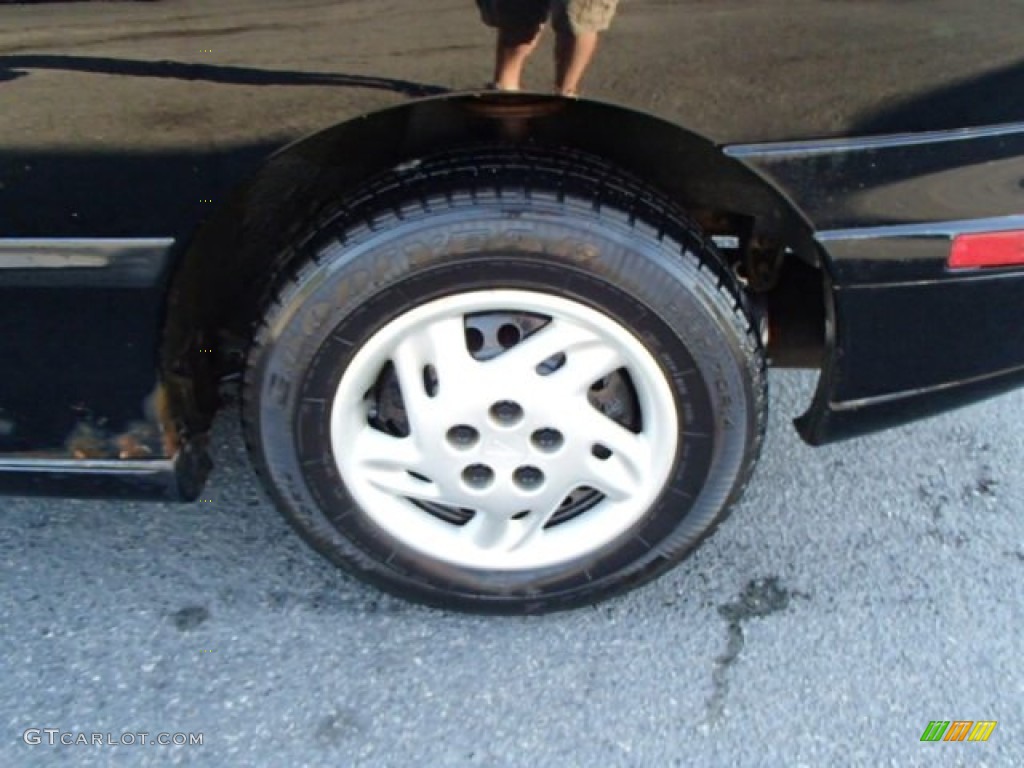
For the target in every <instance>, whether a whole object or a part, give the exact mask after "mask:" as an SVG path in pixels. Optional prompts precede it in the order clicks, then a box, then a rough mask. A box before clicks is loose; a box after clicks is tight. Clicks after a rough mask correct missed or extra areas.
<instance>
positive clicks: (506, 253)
mask: <svg viewBox="0 0 1024 768" xmlns="http://www.w3.org/2000/svg"><path fill="white" fill-rule="evenodd" d="M296 251H297V253H298V258H297V260H296V261H295V262H294V263H297V264H298V265H299V267H298V268H296V269H294V270H293V271H292V274H291V275H290V277H289V278H288V279H287V280H285V281H283V283H282V284H279V286H278V288H277V292H276V297H275V299H274V300H273V301H272V302H270V304H269V309H268V310H267V312H266V315H265V317H264V319H263V323H262V325H261V327H260V329H259V331H258V332H257V334H256V337H255V341H254V343H253V346H252V350H251V353H250V356H249V361H248V367H247V370H246V374H245V385H244V392H243V401H244V405H243V415H244V422H245V431H246V436H247V441H248V444H249V446H250V449H251V451H252V453H253V457H254V461H255V464H256V466H257V468H258V470H259V472H260V474H261V476H262V477H263V478H264V480H265V482H266V484H267V485H268V487H269V489H270V492H271V493H272V495H273V496H274V498H275V500H276V502H277V504H278V505H279V506H280V508H281V509H282V511H283V512H284V514H285V515H286V517H287V518H288V519H289V520H290V521H291V522H292V523H293V524H294V526H295V527H296V528H297V529H298V530H299V532H300V533H301V534H302V535H303V536H304V537H305V538H306V539H307V540H308V541H309V542H310V543H311V544H312V545H313V546H314V547H315V548H316V549H318V550H319V551H320V552H322V553H323V554H325V555H326V556H327V557H328V558H330V559H331V560H332V561H334V562H335V563H337V564H338V565H340V566H343V567H344V568H346V569H348V570H349V571H351V572H352V573H353V574H355V575H357V576H359V577H361V578H363V579H365V580H367V581H369V582H371V583H373V584H376V585H378V586H380V587H382V588H384V589H386V590H389V591H391V592H393V593H397V594H399V595H402V596H405V597H407V598H411V599H413V600H417V601H421V602H426V603H430V604H434V605H439V606H444V607H449V608H455V609H462V610H471V611H488V612H505V613H525V612H529V613H533V612H541V611H547V610H555V609H563V608H569V607H573V606H578V605H581V604H585V603H589V602H594V601H596V600H599V599H602V598H605V597H607V596H610V595H612V594H615V593H618V592H620V591H622V590H624V589H627V588H630V587H633V586H636V585H638V584H641V583H643V582H645V581H647V580H649V579H651V578H653V577H654V576H656V575H657V574H659V573H662V572H664V571H665V570H666V569H667V568H669V567H670V566H672V565H673V564H674V563H676V562H678V561H679V560H680V559H681V558H683V557H684V556H685V555H686V554H687V553H688V552H690V551H691V550H692V549H693V548H694V547H695V546H696V544H697V543H698V542H699V541H700V540H701V539H702V538H703V537H704V536H705V535H707V534H708V533H709V532H710V531H711V530H712V529H713V528H714V527H715V525H716V524H717V523H718V522H719V521H720V520H721V519H722V518H723V516H724V514H725V512H726V511H727V510H728V508H729V507H730V505H731V504H733V503H734V502H735V501H736V499H737V498H738V496H739V494H740V493H741V491H742V489H743V487H744V485H745V484H746V482H747V479H748V477H749V475H750V472H751V470H752V467H753V465H754V462H755V460H756V457H757V453H758V450H759V448H760V444H761V439H762V436H763V431H764V424H765V411H766V399H767V398H766V383H765V375H764V359H763V352H762V348H761V344H760V340H759V337H758V334H757V332H756V328H757V323H756V322H755V318H754V317H753V315H752V313H751V311H750V309H749V307H748V304H747V302H746V300H745V297H744V296H743V294H742V292H741V291H740V290H739V288H738V287H737V285H736V284H735V282H734V281H733V280H732V278H731V274H730V272H729V271H728V270H727V269H726V268H724V267H723V265H722V263H721V260H720V258H719V257H718V255H717V254H716V252H715V250H714V248H713V246H712V245H711V244H709V243H708V242H707V241H706V240H705V239H704V238H703V237H701V236H700V235H699V233H698V232H697V230H696V228H695V227H694V226H693V225H692V224H691V223H689V222H688V221H686V220H685V219H684V218H683V217H682V216H681V215H680V214H679V213H678V212H677V211H676V210H675V208H674V206H673V205H672V204H671V203H670V202H668V201H666V200H664V199H661V198H659V197H658V196H657V195H655V194H653V193H652V192H651V191H649V190H646V189H644V188H643V187H642V186H641V185H639V184H637V183H635V182H633V181H632V180H629V179H627V178H626V177H624V175H623V174H621V173H619V172H617V171H616V170H614V169H612V168H609V167H608V166H605V165H604V164H602V163H600V162H598V161H595V160H592V159H590V158H587V157H582V156H577V155H565V154H563V155H560V156H554V155H548V154H542V153H529V152H512V151H501V150H486V151H485V150H481V151H477V152H474V153H468V152H467V153H462V154H453V155H446V156H444V157H438V158H434V159H430V160H426V161H423V162H421V163H419V164H417V165H415V166H413V165H407V166H405V167H403V168H401V169H399V170H396V171H394V172H393V173H390V174H388V175H387V176H386V177H384V178H382V179H380V180H379V181H377V182H375V183H374V184H372V185H370V186H368V187H367V188H366V189H365V190H364V191H363V192H362V193H361V194H360V195H359V196H358V197H355V198H351V199H349V200H346V201H345V202H344V204H343V205H339V206H338V208H337V209H336V210H335V211H334V212H327V213H325V214H322V215H321V216H320V217H319V223H317V224H315V225H312V226H311V227H310V228H309V232H308V235H307V236H306V237H304V238H301V240H300V242H299V244H297V246H296Z"/></svg>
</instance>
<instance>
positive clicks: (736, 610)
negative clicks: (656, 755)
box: [707, 576, 806, 725]
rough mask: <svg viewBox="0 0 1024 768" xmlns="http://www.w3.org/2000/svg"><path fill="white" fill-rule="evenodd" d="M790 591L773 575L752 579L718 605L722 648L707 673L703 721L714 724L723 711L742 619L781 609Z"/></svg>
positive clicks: (740, 642) (741, 641)
mask: <svg viewBox="0 0 1024 768" xmlns="http://www.w3.org/2000/svg"><path fill="white" fill-rule="evenodd" d="M792 596H802V597H806V595H802V594H801V593H795V592H794V593H791V592H790V591H789V590H787V589H785V588H784V587H782V586H781V585H780V584H779V579H778V577H777V576H769V577H767V578H764V579H754V580H752V581H750V582H748V583H747V586H746V587H745V588H744V589H743V591H742V592H741V593H740V594H739V596H738V597H737V599H736V600H735V601H733V602H731V603H725V604H724V605H720V606H718V614H719V615H720V616H721V617H722V618H723V619H725V620H726V621H727V622H728V625H727V633H728V634H727V639H726V644H725V652H724V653H723V654H722V655H721V656H719V657H718V658H716V659H715V669H714V671H713V672H712V673H711V684H712V686H713V690H712V693H711V696H710V698H709V699H708V704H707V712H708V714H707V724H708V725H715V724H717V723H719V722H720V721H721V720H722V717H723V716H724V714H725V698H726V695H727V694H728V692H729V677H728V675H729V668H730V667H731V666H732V665H733V664H735V663H736V659H738V658H739V655H740V653H741V652H742V651H743V646H744V643H745V641H744V637H743V622H744V621H746V620H747V619H751V618H764V617H765V616H770V615H771V614H773V613H778V612H779V611H784V610H786V608H787V607H788V606H789V600H790V597H792Z"/></svg>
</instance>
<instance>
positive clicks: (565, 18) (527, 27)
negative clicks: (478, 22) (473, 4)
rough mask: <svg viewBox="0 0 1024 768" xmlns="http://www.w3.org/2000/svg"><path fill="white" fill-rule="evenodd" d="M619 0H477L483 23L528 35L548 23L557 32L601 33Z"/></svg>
mask: <svg viewBox="0 0 1024 768" xmlns="http://www.w3.org/2000/svg"><path fill="white" fill-rule="evenodd" d="M618 4H619V0H477V6H478V7H479V8H480V17H481V18H482V19H483V22H484V24H486V25H487V26H489V27H497V28H498V29H504V30H510V31H516V32H527V31H532V30H535V29H537V28H539V27H540V26H541V25H542V24H544V23H546V22H547V21H548V20H550V21H551V26H552V27H553V28H554V30H555V31H556V32H571V33H572V34H574V35H575V34H581V33H587V32H603V31H604V30H606V29H608V27H609V26H611V23H612V18H613V17H614V16H615V9H616V6H618Z"/></svg>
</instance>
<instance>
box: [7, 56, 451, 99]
mask: <svg viewBox="0 0 1024 768" xmlns="http://www.w3.org/2000/svg"><path fill="white" fill-rule="evenodd" d="M36 69H46V70H61V71H67V72H89V73H94V74H101V75H121V76H125V77H155V78H165V79H172V80H189V81H203V82H208V83H223V84H226V85H257V86H263V85H290V86H310V85H312V86H336V87H341V88H369V89H372V90H379V91H393V92H395V93H400V94H402V95H403V96H409V97H412V98H418V97H423V96H436V95H438V94H442V93H448V91H449V90H450V89H448V88H445V87H443V86H439V85H432V84H427V83H416V82H412V81H409V80H397V79H394V78H389V77H373V76H369V75H349V74H342V73H337V72H296V71H289V70H278V69H257V68H254V67H235V66H221V65H216V64H195V63H192V62H184V61H167V60H163V61H144V60H137V59H115V58H110V57H105V56H63V55H54V54H26V55H18V56H0V83H2V82H4V81H10V80H15V79H17V78H19V77H24V76H26V75H27V74H28V72H30V71H31V70H36Z"/></svg>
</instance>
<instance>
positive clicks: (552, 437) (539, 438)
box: [530, 428, 565, 453]
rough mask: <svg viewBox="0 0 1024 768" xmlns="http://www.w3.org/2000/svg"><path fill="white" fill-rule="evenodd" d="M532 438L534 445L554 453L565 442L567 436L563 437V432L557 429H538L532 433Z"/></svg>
mask: <svg viewBox="0 0 1024 768" xmlns="http://www.w3.org/2000/svg"><path fill="white" fill-rule="evenodd" d="M530 440H531V441H532V442H533V445H534V446H535V447H536V448H537V449H538V450H541V451H544V452H545V453H552V452H554V451H557V450H558V449H559V448H561V447H562V444H563V443H564V442H565V438H564V437H562V433H561V432H559V431H558V430H557V429H548V428H545V429H538V430H537V431H536V432H534V433H533V434H532V435H530Z"/></svg>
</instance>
